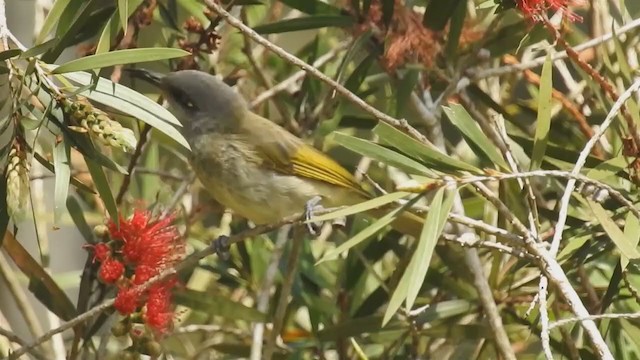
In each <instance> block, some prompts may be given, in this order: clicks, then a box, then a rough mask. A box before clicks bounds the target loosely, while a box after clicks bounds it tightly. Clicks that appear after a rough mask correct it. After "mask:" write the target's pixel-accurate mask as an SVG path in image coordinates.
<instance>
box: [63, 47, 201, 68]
mask: <svg viewBox="0 0 640 360" xmlns="http://www.w3.org/2000/svg"><path fill="white" fill-rule="evenodd" d="M189 54H190V53H189V52H187V51H184V50H182V49H176V48H144V49H125V50H117V51H112V52H108V53H102V54H96V55H91V56H85V57H83V58H79V59H75V60H71V61H69V62H68V63H66V64H62V65H60V66H58V67H57V68H55V69H54V70H53V71H52V73H54V74H62V73H68V72H73V71H85V70H91V69H98V68H103V67H108V66H113V65H124V64H133V63H141V62H148V61H156V60H166V59H173V58H178V57H183V56H187V55H189Z"/></svg>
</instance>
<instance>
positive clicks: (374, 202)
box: [308, 191, 410, 223]
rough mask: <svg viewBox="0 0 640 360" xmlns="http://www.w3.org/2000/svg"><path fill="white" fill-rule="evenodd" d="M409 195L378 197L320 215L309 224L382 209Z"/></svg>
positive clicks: (393, 194) (397, 193)
mask: <svg viewBox="0 0 640 360" xmlns="http://www.w3.org/2000/svg"><path fill="white" fill-rule="evenodd" d="M408 195H410V194H409V193H406V192H401V191H399V192H393V193H389V194H385V195H382V196H379V197H377V198H375V199H371V200H367V201H364V202H361V203H359V204H356V205H352V206H349V207H346V208H344V209H340V210H336V211H333V212H330V213H328V214H324V215H320V216H317V217H314V218H312V219H310V220H309V221H308V222H311V223H313V222H318V221H328V220H333V219H337V218H342V217H345V216H349V215H353V214H359V213H362V212H365V211H367V210H371V209H375V208H379V207H381V206H383V205H386V204H389V203H391V202H394V201H397V200H400V199H402V198H404V197H407V196H408Z"/></svg>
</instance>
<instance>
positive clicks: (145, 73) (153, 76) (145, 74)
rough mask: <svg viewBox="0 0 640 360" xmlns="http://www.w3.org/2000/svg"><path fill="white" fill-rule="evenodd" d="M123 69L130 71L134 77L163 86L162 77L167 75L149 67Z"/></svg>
mask: <svg viewBox="0 0 640 360" xmlns="http://www.w3.org/2000/svg"><path fill="white" fill-rule="evenodd" d="M123 71H125V72H127V73H129V74H130V76H131V77H132V78H134V79H140V80H144V81H146V82H148V83H149V84H151V85H155V86H157V87H161V83H162V78H164V76H165V75H164V74H163V73H159V72H156V71H152V70H147V69H123Z"/></svg>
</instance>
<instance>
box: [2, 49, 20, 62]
mask: <svg viewBox="0 0 640 360" xmlns="http://www.w3.org/2000/svg"><path fill="white" fill-rule="evenodd" d="M20 54H22V50H20V49H9V50H5V51H3V52H0V61H5V60H7V59H11V58H12V57H16V56H18V55H20Z"/></svg>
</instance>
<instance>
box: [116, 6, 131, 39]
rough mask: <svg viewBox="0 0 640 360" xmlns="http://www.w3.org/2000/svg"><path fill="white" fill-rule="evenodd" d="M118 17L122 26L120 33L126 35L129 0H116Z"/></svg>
mask: <svg viewBox="0 0 640 360" xmlns="http://www.w3.org/2000/svg"><path fill="white" fill-rule="evenodd" d="M118 15H120V24H122V33H123V34H124V35H127V23H128V21H127V20H128V19H129V0H118Z"/></svg>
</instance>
